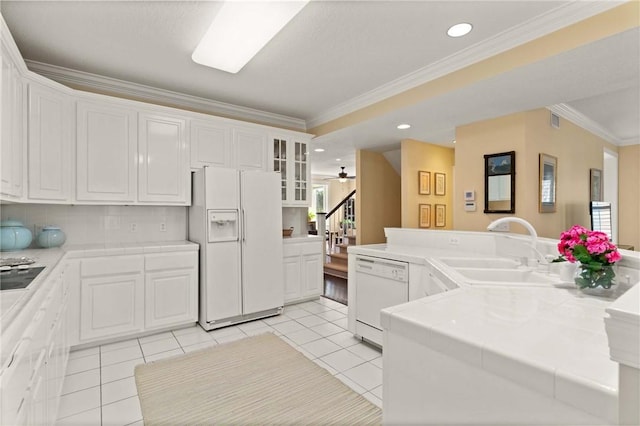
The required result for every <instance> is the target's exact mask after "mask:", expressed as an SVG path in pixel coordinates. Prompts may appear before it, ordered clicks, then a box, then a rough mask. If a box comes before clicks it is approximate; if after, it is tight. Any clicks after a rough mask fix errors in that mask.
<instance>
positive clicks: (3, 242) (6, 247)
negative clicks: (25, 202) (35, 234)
mask: <svg viewBox="0 0 640 426" xmlns="http://www.w3.org/2000/svg"><path fill="white" fill-rule="evenodd" d="M31 240H32V235H31V231H30V230H29V228H25V226H24V225H23V224H22V222H20V221H17V220H3V221H2V222H0V250H2V251H11V250H23V249H26V248H27V247H29V244H31Z"/></svg>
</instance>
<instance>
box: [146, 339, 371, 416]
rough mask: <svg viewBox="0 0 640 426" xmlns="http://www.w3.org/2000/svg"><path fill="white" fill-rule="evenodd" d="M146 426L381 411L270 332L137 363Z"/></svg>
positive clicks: (345, 414)
mask: <svg viewBox="0 0 640 426" xmlns="http://www.w3.org/2000/svg"><path fill="white" fill-rule="evenodd" d="M135 377H136V384H137V386H138V396H139V398H140V405H141V407H142V415H143V417H144V423H145V425H183V424H189V425H192V424H228V425H247V424H261V425H262V424H299V425H367V424H380V423H381V422H382V412H381V410H380V409H379V408H378V407H376V406H375V405H373V404H372V403H370V402H369V401H368V400H366V399H365V398H364V397H363V396H361V395H359V394H357V393H356V392H354V391H353V390H351V388H349V387H348V386H346V385H345V384H344V383H342V382H341V381H340V380H338V379H336V378H335V377H333V376H332V375H331V373H329V372H328V371H326V370H325V369H323V368H322V367H320V366H318V365H316V364H315V363H314V362H313V361H311V360H309V359H308V358H307V357H305V356H304V355H302V354H301V353H300V352H298V351H297V350H295V349H294V348H292V347H291V346H289V345H288V344H287V343H286V342H284V341H283V340H281V339H280V338H279V337H277V336H275V335H274V334H271V333H266V334H261V335H259V336H255V337H248V338H246V339H242V340H238V341H235V342H231V343H226V344H222V345H219V346H213V347H211V348H207V349H203V350H200V351H197V352H192V353H189V354H186V355H181V356H178V357H175V358H169V359H164V360H159V361H155V362H152V363H150V364H143V365H138V366H137V367H136V369H135Z"/></svg>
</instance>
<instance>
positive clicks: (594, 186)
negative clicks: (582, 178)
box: [589, 169, 602, 201]
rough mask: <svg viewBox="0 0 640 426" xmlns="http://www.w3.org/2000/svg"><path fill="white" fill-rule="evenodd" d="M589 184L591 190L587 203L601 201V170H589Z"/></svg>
mask: <svg viewBox="0 0 640 426" xmlns="http://www.w3.org/2000/svg"><path fill="white" fill-rule="evenodd" d="M589 172H590V173H589V184H590V188H591V196H590V197H589V198H590V200H589V201H602V170H600V169H590V170H589Z"/></svg>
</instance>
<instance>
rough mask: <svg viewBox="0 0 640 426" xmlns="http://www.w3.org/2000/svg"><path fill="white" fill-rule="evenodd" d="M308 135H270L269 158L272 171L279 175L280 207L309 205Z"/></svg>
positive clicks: (309, 166)
mask: <svg viewBox="0 0 640 426" xmlns="http://www.w3.org/2000/svg"><path fill="white" fill-rule="evenodd" d="M309 138H310V135H297V134H287V133H283V134H272V135H271V136H270V138H269V139H270V141H271V154H270V155H272V156H273V157H272V158H271V160H272V163H273V169H272V170H274V171H276V172H280V173H281V181H282V190H281V191H282V205H283V206H293V207H308V206H309V205H311V196H310V195H311V163H310V161H309Z"/></svg>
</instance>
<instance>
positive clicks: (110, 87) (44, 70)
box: [25, 60, 306, 132]
mask: <svg viewBox="0 0 640 426" xmlns="http://www.w3.org/2000/svg"><path fill="white" fill-rule="evenodd" d="M25 62H26V64H27V67H28V68H29V70H31V71H32V72H35V73H36V74H40V75H42V76H44V77H47V78H49V79H51V80H54V81H57V82H58V83H61V84H71V85H74V86H82V87H88V88H91V89H95V90H98V91H101V92H108V93H110V94H115V95H118V96H122V97H125V98H135V99H143V100H146V101H149V102H160V103H162V104H171V105H172V106H175V107H177V108H187V109H195V110H198V111H201V112H206V113H209V114H213V115H220V116H224V117H228V118H234V119H239V120H244V121H251V122H258V123H261V124H267V125H270V126H276V127H286V128H290V129H295V130H300V131H303V132H304V131H305V130H306V126H305V121H304V120H302V119H299V118H294V117H289V116H286V115H280V114H274V113H270V112H266V111H261V110H257V109H253V108H247V107H242V106H238V105H233V104H228V103H224V102H218V101H214V100H211V99H206V98H202V97H198V96H192V95H186V94H183V93H178V92H173V91H171V90H165V89H158V88H156V87H151V86H146V85H144V84H138V83H131V82H128V81H124V80H118V79H115V78H111V77H105V76H101V75H97V74H92V73H88V72H84V71H77V70H73V69H70V68H65V67H59V66H56V65H51V64H45V63H43V62H37V61H30V60H26V61H25Z"/></svg>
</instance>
